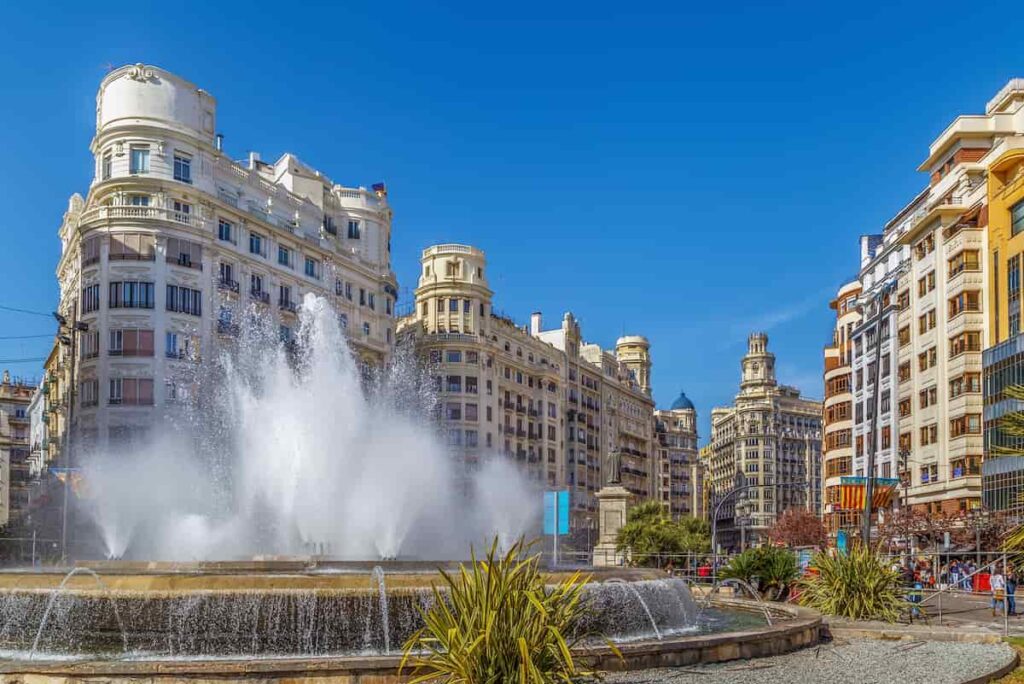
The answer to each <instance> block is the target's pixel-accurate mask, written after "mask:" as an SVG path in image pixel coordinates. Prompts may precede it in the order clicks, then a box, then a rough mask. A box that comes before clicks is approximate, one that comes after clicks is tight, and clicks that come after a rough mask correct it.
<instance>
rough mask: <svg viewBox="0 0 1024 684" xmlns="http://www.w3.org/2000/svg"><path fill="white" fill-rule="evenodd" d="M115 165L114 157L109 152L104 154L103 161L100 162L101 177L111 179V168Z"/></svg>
mask: <svg viewBox="0 0 1024 684" xmlns="http://www.w3.org/2000/svg"><path fill="white" fill-rule="evenodd" d="M113 166H114V158H113V156H112V155H111V154H110V152H107V153H106V154H104V155H103V161H102V162H101V163H100V178H101V179H103V180H110V176H111V170H112V169H113Z"/></svg>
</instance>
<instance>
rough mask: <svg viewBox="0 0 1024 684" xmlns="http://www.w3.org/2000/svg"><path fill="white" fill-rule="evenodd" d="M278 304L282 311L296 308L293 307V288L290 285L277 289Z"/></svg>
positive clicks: (280, 286)
mask: <svg viewBox="0 0 1024 684" xmlns="http://www.w3.org/2000/svg"><path fill="white" fill-rule="evenodd" d="M277 304H278V306H280V307H281V308H282V309H290V308H294V306H293V305H292V288H291V286H289V285H279V286H278V288H277Z"/></svg>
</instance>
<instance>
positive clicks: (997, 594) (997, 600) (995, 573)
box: [988, 565, 1006, 617]
mask: <svg viewBox="0 0 1024 684" xmlns="http://www.w3.org/2000/svg"><path fill="white" fill-rule="evenodd" d="M988 583H989V587H991V589H992V617H995V616H996V606H998V607H999V610H1001V611H1003V612H1006V603H1005V600H1006V578H1005V577H1003V575H1002V571H1001V569H1000V568H999V566H998V565H996V566H995V567H993V568H992V576H991V577H989V580H988Z"/></svg>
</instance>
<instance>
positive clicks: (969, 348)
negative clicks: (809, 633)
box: [949, 332, 981, 359]
mask: <svg viewBox="0 0 1024 684" xmlns="http://www.w3.org/2000/svg"><path fill="white" fill-rule="evenodd" d="M978 351H981V333H980V332H962V333H960V334H959V335H956V336H955V337H951V338H950V339H949V358H951V359H952V358H954V357H956V356H959V355H960V354H963V353H964V352H978Z"/></svg>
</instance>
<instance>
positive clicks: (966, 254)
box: [949, 249, 981, 278]
mask: <svg viewBox="0 0 1024 684" xmlns="http://www.w3.org/2000/svg"><path fill="white" fill-rule="evenodd" d="M979 270H981V257H980V253H979V252H978V250H976V249H965V250H962V251H960V252H959V253H957V254H956V255H954V256H953V257H952V258H951V259H949V277H950V278H952V277H953V276H955V275H958V274H960V273H963V272H964V271H979Z"/></svg>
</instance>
